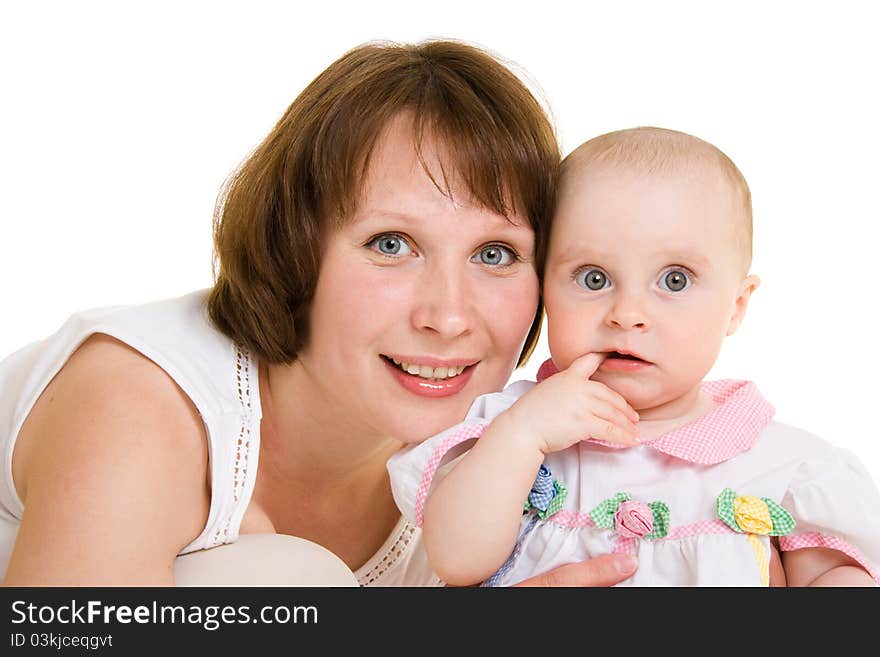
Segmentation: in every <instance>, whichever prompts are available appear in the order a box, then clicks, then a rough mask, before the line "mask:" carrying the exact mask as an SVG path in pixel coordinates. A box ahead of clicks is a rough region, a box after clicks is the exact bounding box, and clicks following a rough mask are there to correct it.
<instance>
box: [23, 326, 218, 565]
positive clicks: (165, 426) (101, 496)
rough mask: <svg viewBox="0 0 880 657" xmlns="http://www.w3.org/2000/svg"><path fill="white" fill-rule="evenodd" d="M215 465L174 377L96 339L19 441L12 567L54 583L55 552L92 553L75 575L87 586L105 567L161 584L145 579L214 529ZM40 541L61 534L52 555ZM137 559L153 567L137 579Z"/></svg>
mask: <svg viewBox="0 0 880 657" xmlns="http://www.w3.org/2000/svg"><path fill="white" fill-rule="evenodd" d="M207 463H208V447H207V441H206V433H205V427H204V424H203V422H202V421H201V418H200V416H199V413H198V410H197V409H196V407H195V405H194V404H193V402H192V400H191V399H190V398H189V396H188V395H187V394H186V393H184V392H183V391H182V390H181V388H180V387H179V386H178V385H177V383H176V382H175V380H174V379H173V378H172V377H171V376H170V375H169V374H168V373H167V372H166V371H165V370H164V369H162V368H161V367H159V366H158V365H156V364H155V363H154V362H153V361H152V360H150V359H149V358H147V357H146V356H145V355H144V354H143V353H141V352H139V351H138V350H136V349H134V348H132V347H131V346H129V345H127V344H125V343H123V342H121V341H119V340H118V339H116V338H113V337H111V336H108V335H106V334H103V333H98V334H94V335H92V336H90V337H88V338H87V339H86V340H85V341H84V342H83V343H82V344H80V345H79V347H78V348H77V349H76V350H75V352H74V353H73V354H72V355H71V356H70V358H69V359H68V360H67V362H66V363H65V365H64V366H63V367H62V368H61V370H60V371H59V372H58V374H57V375H56V376H55V377H54V378H53V379H52V380H51V382H50V383H49V384H48V385H47V386H46V387H45V388H44V389H43V391H42V393H41V394H40V396H39V398H38V400H37V402H36V403H35V404H34V406H33V407H32V409H31V412H30V413H29V415H28V417H27V419H26V420H25V422H24V424H23V425H22V427H21V431H20V432H19V436H18V440H17V444H16V446H15V451H14V457H13V463H12V466H13V480H14V482H15V486H16V490H17V493H18V495H19V497H20V499H21V501H22V503H23V505H24V506H26V507H27V508H28V513H27V515H26V517H25V519H24V522H25V524H27V525H28V530H29V531H28V532H27V533H23V534H24V535H20V536H19V541H21V540H22V539H24V540H25V541H26V542H27V543H28V545H26V546H24V547H21V549H20V550H19V554H18V555H17V556H18V562H19V563H17V564H15V565H14V564H13V563H12V562H11V563H10V570H11V571H12V569H13V567H15V568H17V569H18V571H17V572H19V573H28V572H34V571H36V572H42V573H45V577H46V580H47V581H51V580H53V579H54V577H53V574H52V570H51V569H52V568H57V567H58V564H59V563H60V562H61V560H60V559H59V558H58V555H60V554H62V553H63V552H64V551H70V550H73V551H76V552H81V551H87V552H88V553H89V554H90V555H94V558H93V559H83V560H82V563H81V565H80V566H78V568H80V567H81V568H82V569H83V571H82V572H80V573H79V574H80V575H82V576H83V577H84V578H85V579H86V580H88V581H96V580H94V579H93V578H94V577H95V576H96V572H99V571H101V569H102V568H103V569H104V570H105V571H106V572H107V573H112V575H108V576H109V577H111V578H112V577H114V576H118V577H119V578H121V579H129V578H131V577H133V578H134V579H135V580H138V579H141V578H144V579H145V580H150V579H152V575H148V574H147V573H158V572H160V571H161V570H162V566H161V565H160V563H164V560H169V559H173V556H174V555H175V554H177V552H178V551H179V550H180V549H181V548H182V547H183V546H184V545H186V544H187V543H189V542H190V541H191V540H192V539H193V537H195V536H197V535H198V534H199V532H200V531H201V529H202V528H203V527H204V525H205V521H206V518H207V513H208V508H209V504H210V493H209V491H208V488H207ZM84 517H87V518H89V523H90V527H91V530H90V531H89V532H83V531H82V524H81V523H82V521H83V518H84ZM40 537H42V538H43V539H48V538H49V537H54V538H52V540H51V541H46V542H47V543H50V544H53V546H52V547H45V546H43V547H40V546H41V545H42V543H40V541H39V540H38V538H40ZM93 543H94V544H93ZM145 545H149V546H150V547H145ZM25 547H27V549H24V548H25ZM17 549H18V548H17ZM133 550H137V551H138V552H137V553H138V554H139V555H141V554H142V555H144V557H145V562H146V563H148V562H149V561H150V560H151V559H154V560H155V563H156V568H155V569H150V568H147V570H144V571H143V572H140V573H133V572H131V571H130V567H129V566H126V565H124V564H121V563H119V562H118V559H119V556H118V555H120V554H125V553H128V554H132V551H133ZM166 552H167V554H165V553H166ZM15 560H16V555H13V561H15ZM168 563H170V560H169V561H168ZM37 566H39V568H37ZM114 566H116V568H114ZM47 569H48V570H47ZM101 572H103V571H101ZM55 575H62V573H55ZM72 577H73V580H76V575H75V574H74V575H72Z"/></svg>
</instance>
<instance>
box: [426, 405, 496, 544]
mask: <svg viewBox="0 0 880 657" xmlns="http://www.w3.org/2000/svg"><path fill="white" fill-rule="evenodd" d="M487 426H489V423H488V422H481V423H479V424H467V425H465V426H462V427H459V428H458V429H456V430H455V431H453V432H452V433H450V434H449V435H448V436H446V438H444V439H443V440H441V441H440V442H439V443H438V444H437V446H436V447H435V448H434V451H433V452H431V458H430V459H428V463H427V465H426V466H425V470H424V472H422V480H421V481H420V482H419V489H418V490H417V491H416V508H415V516H416V518H415V520H416V527H421V526H422V523H423V521H424V514H425V500H426V499H427V498H428V491H429V490H431V482H433V481H434V474H436V472H437V468H439V467H440V463H441V462H442V461H443V457H444V456H446V452H448V451H449V450H450V449H452V448H453V447H455V446H456V445H458V444H459V443H463V442H464V441H465V440H470V439H472V438H479V437H480V436H482V435H483V432H484V431H485V430H486V427H487Z"/></svg>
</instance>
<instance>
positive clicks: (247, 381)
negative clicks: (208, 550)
mask: <svg viewBox="0 0 880 657" xmlns="http://www.w3.org/2000/svg"><path fill="white" fill-rule="evenodd" d="M235 382H236V389H237V391H238V403H239V406H240V409H241V414H240V417H241V424H240V426H239V431H238V439H237V440H236V442H235V458H234V459H232V500H233V501H232V504H231V505H230V508H229V511H228V512H227V514H226V520H225V522H222V523H220V524H219V526H218V527H217V531H216V532H214V535H213V536H212V537H211V542H212V543H213V545H222V544H223V543H226V541H227V538H228V537H229V528H230V526H231V525H232V517H233V515H234V514H235V509H236V507H237V505H238V502H239V500H240V499H241V494H242V491H243V490H244V485H245V482H246V481H247V475H248V454H249V452H250V446H251V413H252V410H253V408H252V406H251V357H250V353H249V352H248V351H247V350H245V349H244V348H242V347H237V348H236V351H235Z"/></svg>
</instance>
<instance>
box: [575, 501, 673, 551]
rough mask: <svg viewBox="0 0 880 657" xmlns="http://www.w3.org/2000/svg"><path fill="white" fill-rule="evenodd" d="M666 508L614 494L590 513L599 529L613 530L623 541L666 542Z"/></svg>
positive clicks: (667, 524)
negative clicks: (639, 539)
mask: <svg viewBox="0 0 880 657" xmlns="http://www.w3.org/2000/svg"><path fill="white" fill-rule="evenodd" d="M669 515H670V514H669V507H668V506H666V504H665V503H663V502H659V501H655V502H649V503H647V504H646V503H644V502H639V501H635V500H633V499H632V496H631V495H630V494H629V493H617V494H616V495H614V497H609V498H608V499H607V500H603V501H602V502H601V503H600V504H599V505H598V506H597V507H596V508H595V509H593V510H592V511H590V517H591V518H592V519H593V522H594V523H596V527H599V528H601V529H614V531H616V532H617V533H618V534H620V535H621V536H623V537H624V538H647V539H652V540H653V539H658V538H665V537H666V535H667V534H668V533H669Z"/></svg>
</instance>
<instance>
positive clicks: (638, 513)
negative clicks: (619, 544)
mask: <svg viewBox="0 0 880 657" xmlns="http://www.w3.org/2000/svg"><path fill="white" fill-rule="evenodd" d="M614 528H615V529H616V530H617V533H618V534H620V535H621V536H624V537H626V538H642V537H643V536H647V535H648V534H650V533H651V532H652V531H654V512H653V511H652V510H651V507H649V506H648V505H647V504H645V503H644V502H621V503H620V504H618V505H617V510H616V511H615V512H614Z"/></svg>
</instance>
